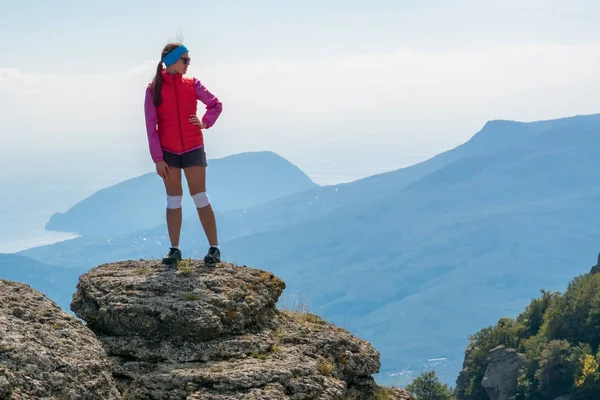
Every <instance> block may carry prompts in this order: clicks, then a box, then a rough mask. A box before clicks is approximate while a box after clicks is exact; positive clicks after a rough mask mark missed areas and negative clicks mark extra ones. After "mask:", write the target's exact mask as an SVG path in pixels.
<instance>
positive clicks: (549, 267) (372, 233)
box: [224, 124, 600, 383]
mask: <svg viewBox="0 0 600 400" xmlns="http://www.w3.org/2000/svg"><path fill="white" fill-rule="evenodd" d="M548 126H550V128H551V130H550V131H545V132H544V133H543V135H541V136H537V134H536V135H532V136H530V137H529V138H528V139H527V140H523V141H521V142H520V143H519V144H518V146H516V147H514V148H509V147H505V149H504V150H501V151H498V152H495V153H493V154H487V155H481V156H477V157H467V158H462V159H459V160H458V161H456V162H454V163H451V164H449V165H447V166H446V167H444V168H440V169H439V170H437V171H434V172H432V173H430V174H429V175H426V176H424V177H423V178H422V179H421V180H419V181H416V182H415V183H413V184H411V185H408V186H407V187H405V188H404V189H403V190H402V191H400V192H399V193H397V194H394V195H393V196H389V197H387V198H383V199H381V200H379V201H376V202H372V203H370V204H359V205H354V206H347V207H344V208H340V209H338V210H336V211H334V212H331V213H329V214H327V215H325V216H322V217H320V218H318V219H312V220H309V221H306V222H298V223H296V224H294V225H290V226H288V227H284V228H281V229H278V230H273V231H270V232H265V233H262V234H256V235H251V236H248V237H241V238H237V239H235V240H233V241H231V242H228V243H225V245H224V247H225V248H227V249H228V252H229V254H231V257H235V258H238V259H241V260H244V262H247V263H249V264H251V265H255V266H257V267H259V268H265V269H270V270H272V271H273V272H274V273H276V274H278V275H279V276H281V277H282V279H284V280H285V281H286V282H290V285H289V287H288V289H289V290H288V292H292V293H293V292H294V291H297V292H299V293H301V294H302V296H303V297H305V298H306V299H308V300H309V301H310V303H311V304H312V306H313V307H314V308H315V309H316V310H317V311H319V312H322V313H324V314H326V315H327V316H328V317H330V318H332V319H333V320H334V321H339V320H340V319H343V318H345V316H344V315H345V314H346V313H349V314H350V319H351V321H352V327H353V328H354V331H355V332H356V333H357V334H360V335H361V336H363V337H366V338H368V340H371V341H373V343H376V344H377V345H378V348H380V349H381V351H382V360H383V361H384V371H387V372H396V371H398V370H400V369H401V368H403V367H406V366H409V365H410V366H413V367H414V366H418V364H419V361H421V362H425V361H426V360H427V358H433V357H448V358H449V360H450V363H449V364H448V365H447V367H446V368H447V369H446V370H445V371H442V373H441V374H440V375H441V376H442V377H443V378H444V379H445V380H446V381H447V382H449V383H452V382H453V380H454V379H455V378H456V376H457V374H458V371H459V370H460V365H461V362H462V351H463V349H464V347H465V345H466V341H467V338H468V335H469V334H470V333H471V332H472V331H473V330H474V329H476V328H477V327H480V326H482V325H485V324H488V323H493V322H494V321H495V320H497V319H498V318H499V317H500V316H503V315H512V314H514V313H516V312H518V311H519V310H520V309H521V308H522V307H523V306H524V304H526V303H527V302H528V301H529V300H530V299H531V297H533V296H536V295H537V290H538V289H539V288H540V287H542V286H543V287H547V288H551V289H559V288H562V286H563V285H564V282H566V281H567V278H568V277H569V276H571V275H572V274H573V273H577V272H578V271H573V270H565V269H564V266H565V265H585V263H583V262H584V261H585V260H582V259H581V256H580V255H582V254H590V252H591V253H594V252H596V251H597V250H598V246H600V244H599V243H600V231H599V230H598V229H597V226H598V224H600V207H598V204H600V185H598V184H597V182H600V157H598V156H597V154H596V153H597V149H600V129H598V127H596V126H594V125H593V124H592V125H590V124H583V125H580V124H576V126H574V127H573V128H571V127H570V126H568V125H565V126H562V127H559V128H557V129H552V128H553V127H552V126H551V125H548ZM261 243H268V244H269V246H268V247H269V248H270V249H274V250H273V251H266V252H260V251H257V250H256V249H257V248H258V247H259V246H260V244H261Z"/></svg>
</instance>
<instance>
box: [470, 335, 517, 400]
mask: <svg viewBox="0 0 600 400" xmlns="http://www.w3.org/2000/svg"><path fill="white" fill-rule="evenodd" d="M523 363H524V356H523V355H522V354H519V353H517V351H516V350H514V349H507V348H505V347H504V346H498V347H496V348H495V349H493V350H492V351H491V352H490V361H489V363H488V367H487V369H486V371H485V375H484V377H483V380H482V381H481V385H482V386H483V387H484V388H485V391H486V392H487V394H488V396H490V399H491V400H508V399H509V398H510V396H511V395H512V394H513V392H514V390H516V389H517V379H518V378H519V370H520V368H521V367H522V366H523Z"/></svg>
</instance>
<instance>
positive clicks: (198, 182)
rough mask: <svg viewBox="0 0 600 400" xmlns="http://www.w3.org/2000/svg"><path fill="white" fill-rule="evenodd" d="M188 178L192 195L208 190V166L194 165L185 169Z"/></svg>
mask: <svg viewBox="0 0 600 400" xmlns="http://www.w3.org/2000/svg"><path fill="white" fill-rule="evenodd" d="M183 171H184V173H185V179H187V183H188V187H189V189H190V195H192V196H193V195H195V194H196V193H200V192H206V167H202V166H194V167H187V168H184V169H183Z"/></svg>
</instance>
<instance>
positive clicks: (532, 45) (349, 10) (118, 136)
mask: <svg viewBox="0 0 600 400" xmlns="http://www.w3.org/2000/svg"><path fill="white" fill-rule="evenodd" d="M599 20H600V2H598V1H597V0H569V1H553V0H544V1H543V0H520V1H517V0H454V1H441V0H425V1H419V2H416V1H404V0H395V1H383V0H381V1H378V0H371V1H370V2H365V1H355V0H344V1H338V0H318V1H317V0H306V1H302V2H284V1H275V0H255V1H252V2H249V1H241V0H219V1H210V2H209V1H188V0H181V1H177V2H164V1H154V0H144V1H137V0H131V1H122V0H121V1H114V0H105V1H101V2H100V1H89V2H82V1H66V0H54V1H51V2H49V1H45V0H0V38H1V44H2V46H1V48H2V51H1V52H0V124H1V125H2V129H1V130H0V143H1V146H2V148H3V149H4V148H5V149H10V151H8V153H7V154H8V155H7V157H8V160H9V161H10V162H9V163H5V164H4V167H2V168H4V169H6V168H10V166H11V165H14V162H18V161H19V160H22V159H23V155H30V156H31V157H30V158H31V159H35V160H40V159H45V160H49V159H52V160H56V158H48V157H51V156H56V155H59V154H60V155H61V157H63V159H64V157H66V156H67V155H71V156H73V157H80V158H79V160H80V161H83V162H84V163H85V162H86V160H94V162H102V161H103V160H107V159H110V157H109V156H115V157H117V159H121V160H122V159H127V160H128V162H130V164H131V165H135V166H137V167H138V168H140V169H143V168H146V169H152V168H153V165H152V164H151V160H150V158H149V153H148V147H147V140H146V132H145V126H144V115H143V96H144V91H145V88H146V85H147V83H148V82H149V81H150V80H151V79H152V76H153V74H154V73H155V70H156V66H157V63H158V61H159V57H160V52H161V51H162V48H163V47H164V45H165V44H166V43H168V42H169V41H174V40H178V39H180V38H183V42H184V44H186V46H187V47H188V48H189V49H190V56H191V58H192V64H191V67H190V69H189V70H188V75H190V76H195V77H197V78H198V79H200V80H201V81H202V83H203V84H204V85H205V86H206V87H207V88H208V89H209V90H210V91H211V92H212V93H214V94H215V95H216V96H217V97H218V98H219V99H220V100H221V101H222V102H223V106H224V110H223V114H222V115H221V117H220V118H219V121H218V122H217V124H216V125H215V126H214V127H213V128H211V129H209V130H207V131H206V132H205V137H206V145H207V154H208V156H209V158H211V157H212V158H218V157H222V156H226V155H230V154H235V153H239V152H244V151H259V150H271V151H275V152H277V153H278V154H280V155H282V156H284V157H286V158H287V159H289V160H290V161H292V162H293V163H294V164H296V165H298V166H299V167H300V168H301V169H303V170H304V171H305V172H307V173H308V174H309V176H311V177H313V178H314V179H315V180H316V181H317V182H318V183H322V184H325V183H335V182H334V181H336V180H341V179H343V177H346V179H350V178H357V177H360V175H367V174H370V173H372V172H377V171H380V170H381V171H383V170H385V169H394V168H399V167H401V166H405V165H410V164H413V163H415V162H418V161H421V160H423V159H425V158H428V157H430V156H432V155H434V154H437V153H439V152H441V151H444V150H447V149H449V148H452V147H454V146H456V145H458V144H460V143H462V142H464V141H466V140H468V139H469V138H470V137H471V136H472V135H473V134H475V133H476V132H477V131H478V130H479V129H481V127H482V126H483V125H484V124H485V122H486V121H488V120H493V119H512V120H520V121H534V120H542V119H551V118H559V117H565V116H570V115H578V114H593V113H598V112H600V96H598V93H600V24H598V22H597V21H599ZM199 112H200V113H201V112H203V108H202V107H199ZM3 153H5V152H3ZM57 163H58V161H57ZM53 166H55V164H52V163H50V164H49V165H48V167H49V168H52V167H53Z"/></svg>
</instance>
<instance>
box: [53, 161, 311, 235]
mask: <svg viewBox="0 0 600 400" xmlns="http://www.w3.org/2000/svg"><path fill="white" fill-rule="evenodd" d="M182 184H183V188H184V190H183V193H184V200H183V205H184V213H185V215H186V216H193V215H196V209H195V206H194V204H193V202H192V200H191V198H190V195H189V191H188V188H187V182H186V180H185V177H182ZM317 186H318V185H316V184H315V183H314V182H313V181H312V180H311V179H310V178H309V177H308V176H307V175H306V174H304V173H303V172H302V171H301V170H300V169H298V168H297V167H296V166H294V165H292V164H291V163H289V162H288V161H287V160H285V159H283V158H282V157H280V156H278V155H277V154H275V153H272V152H268V151H265V152H253V153H242V154H236V155H232V156H228V157H224V158H220V159H212V160H209V169H208V172H207V192H208V194H209V197H210V199H211V202H212V204H213V206H214V208H215V209H216V210H218V211H221V212H222V211H227V210H232V209H239V208H245V207H252V206H255V205H258V204H260V203H264V202H268V201H271V200H274V199H277V198H280V197H284V196H286V195H289V194H292V193H297V192H301V191H304V190H307V189H311V188H314V187H317ZM165 203H166V200H165V191H164V185H163V183H162V179H161V178H160V177H159V176H158V175H157V174H156V173H154V172H152V173H148V174H145V175H142V176H139V177H136V178H132V179H129V180H126V181H124V182H121V183H119V184H117V185H114V186H111V187H108V188H105V189H103V190H100V191H98V192H96V193H94V194H93V195H91V196H90V197H88V198H87V199H85V200H83V201H80V202H79V203H77V204H75V205H74V206H73V207H71V208H70V209H69V210H68V211H66V212H65V213H56V214H54V215H53V216H52V217H51V218H50V220H49V222H48V223H47V224H46V229H48V230H54V231H65V232H73V233H79V234H82V235H87V236H92V237H110V236H114V235H121V234H126V233H131V232H135V231H138V230H140V229H144V228H150V227H153V226H156V225H159V224H161V223H163V222H164V209H165Z"/></svg>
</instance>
